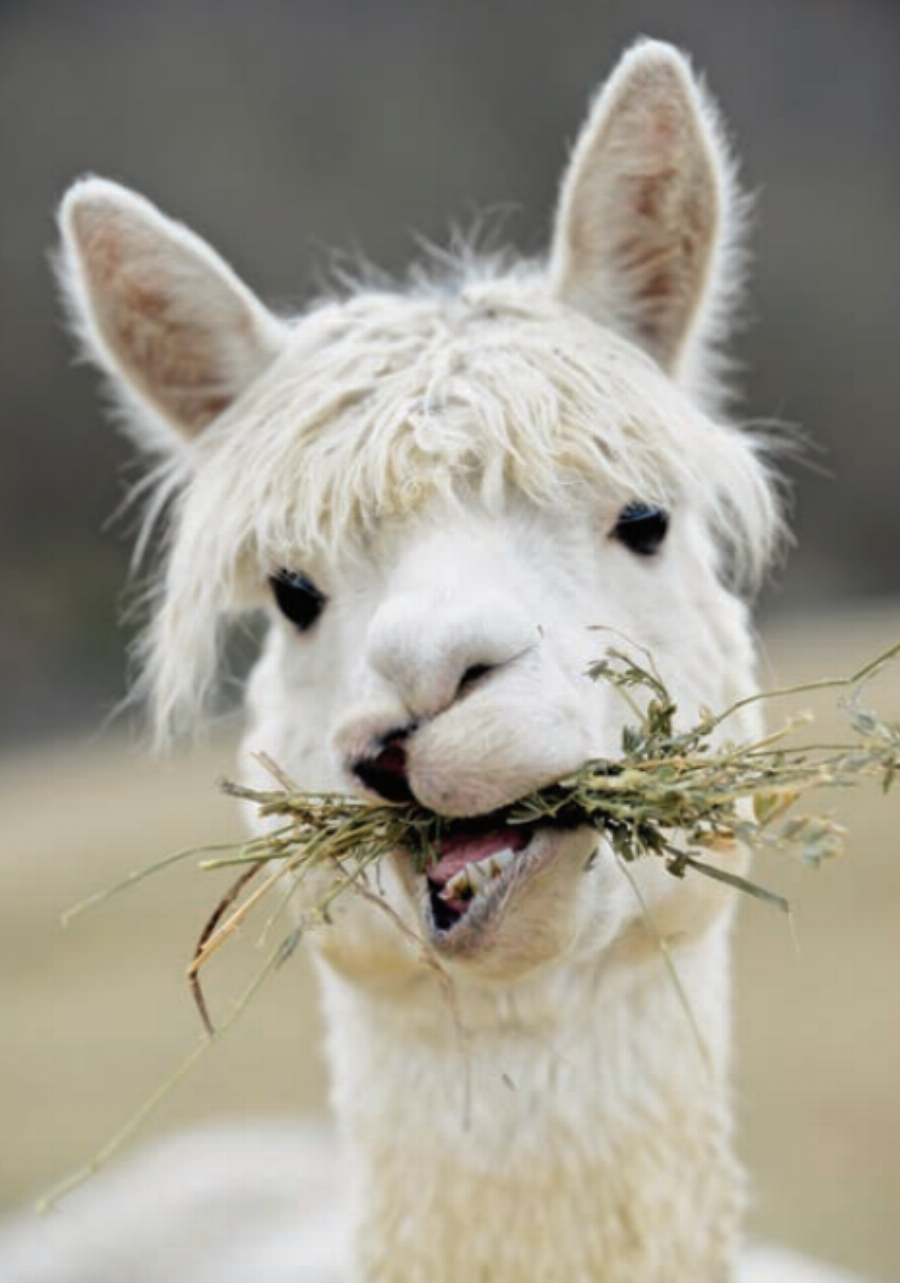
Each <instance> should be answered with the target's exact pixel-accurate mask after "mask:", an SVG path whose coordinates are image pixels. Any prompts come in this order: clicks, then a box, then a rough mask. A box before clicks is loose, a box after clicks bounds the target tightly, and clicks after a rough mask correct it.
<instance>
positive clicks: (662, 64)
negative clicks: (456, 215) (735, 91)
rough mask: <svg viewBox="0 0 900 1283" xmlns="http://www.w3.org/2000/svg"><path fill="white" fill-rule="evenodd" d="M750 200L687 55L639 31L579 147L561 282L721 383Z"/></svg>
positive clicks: (557, 274) (565, 189)
mask: <svg viewBox="0 0 900 1283" xmlns="http://www.w3.org/2000/svg"><path fill="white" fill-rule="evenodd" d="M742 204H743V202H742V200H741V198H740V195H739V193H738V192H737V189H736V185H735V182H734V175H733V166H732V164H731V160H730V157H729V154H728V150H727V148H726V146H725V143H724V140H723V135H722V131H721V129H720V127H719V124H718V120H717V114H716V111H715V109H714V107H713V105H712V103H711V102H710V100H709V98H708V97H707V95H706V94H705V93H704V91H703V88H702V86H701V85H700V84H699V83H698V81H697V79H696V77H695V76H694V74H693V72H692V70H691V67H690V64H689V62H688V61H687V59H686V58H685V57H684V56H683V55H682V54H681V53H679V51H678V50H677V49H674V48H673V47H672V46H671V45H666V44H662V43H660V42H659V41H651V40H644V41H640V42H638V44H636V45H635V46H634V47H633V48H632V49H630V50H629V51H628V52H627V53H626V54H625V55H624V57H623V58H622V59H621V61H620V62H619V65H618V66H617V67H616V68H615V70H614V71H613V74H612V75H611V77H610V78H609V80H608V81H607V83H606V85H605V86H604V87H603V91H602V93H601V94H600V96H599V98H598V100H597V102H596V104H595V106H594V108H593V110H592V112H591V114H590V116H589V118H588V121H587V123H586V125H585V126H584V129H583V130H582V133H581V136H580V138H579V140H578V143H577V145H576V147H575V150H574V152H573V155H572V159H571V162H570V164H569V168H568V171H567V173H566V176H565V179H564V182H563V186H562V193H561V198H560V204H559V210H558V213H557V221H556V228H555V234H554V241H553V248H552V254H551V262H550V272H551V284H552V288H553V289H554V292H555V293H556V294H557V295H558V296H559V297H561V298H562V299H564V300H565V301H566V302H568V303H570V304H571V305H572V306H573V307H575V308H577V309H578V310H579V311H582V312H584V313H586V314H587V315H588V316H590V317H592V318H593V319H594V320H597V321H599V322H600V323H601V324H603V325H607V326H609V327H610V328H612V329H615V330H618V331H619V332H620V333H624V334H625V335H626V336H627V337H628V338H630V339H632V340H633V341H634V342H635V343H637V344H638V345H639V346H640V347H642V348H643V349H644V350H645V351H646V352H648V353H649V354H650V355H651V356H652V357H654V358H655V360H656V361H657V362H658V363H659V364H660V365H661V366H662V368H663V369H664V370H666V371H667V372H668V373H670V374H672V375H673V376H674V377H676V378H678V379H679V380H681V381H682V382H684V383H687V384H688V385H689V386H690V387H691V388H692V389H693V390H694V391H695V392H708V391H710V390H712V391H713V392H714V391H715V387H714V382H715V373H716V370H715V364H716V362H715V349H716V345H717V343H718V341H719V340H720V339H721V338H722V336H723V331H724V329H725V319H726V316H727V315H728V314H729V313H730V312H732V311H733V307H732V306H731V304H732V298H733V295H734V293H735V287H736V285H737V284H739V277H738V274H737V273H736V271H735V265H736V261H737V254H736V250H735V241H736V237H737V234H738V233H739V232H740V230H741V221H742V220H741V213H742ZM704 385H713V386H712V387H711V389H710V387H705V386H704Z"/></svg>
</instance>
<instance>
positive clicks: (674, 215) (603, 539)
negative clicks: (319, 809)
mask: <svg viewBox="0 0 900 1283" xmlns="http://www.w3.org/2000/svg"><path fill="white" fill-rule="evenodd" d="M738 204H739V202H738V198H737V196H736V193H735V189H734V184H733V181H732V175H731V170H730V167H729V162H728V158H727V155H726V153H725V149H724V146H723V143H722V141H721V135H720V132H719V129H718V126H717V123H716V119H715V115H714V112H713V110H712V108H711V106H710V105H709V103H708V101H707V100H706V98H705V96H704V94H703V93H702V91H701V89H700V88H699V87H698V85H697V84H696V82H695V80H694V79H693V76H692V74H691V72H690V69H689V67H688V65H687V63H686V62H685V60H684V59H683V58H682V57H681V55H679V54H678V53H677V52H675V51H674V50H672V49H670V48H669V47H667V46H661V45H657V44H652V43H642V44H640V45H638V46H637V47H636V48H635V49H633V50H632V51H631V52H630V53H628V54H627V55H626V56H625V58H624V59H623V60H622V63H621V64H620V66H619V67H618V68H617V70H616V71H615V73H614V74H613V76H612V78H611V80H610V81H609V83H608V84H607V86H606V87H605V88H604V90H603V92H602V93H601V95H600V97H599V98H598V100H597V103H596V105H595V107H594V109H593V111H592V112H591V114H590V117H589V119H588V122H587V124H586V126H585V128H584V130H583V132H582V135H581V138H580V139H579V141H578V143H577V145H576V147H575V149H574V152H573V155H572V159H571V162H570V165H569V167H568V172H567V174H566V176H565V180H564V183H563V188H562V195H561V200H560V204H559V210H558V214H557V218H556V224H555V229H554V234H553V240H552V246H551V250H550V254H549V257H548V259H547V261H546V262H543V263H535V264H523V265H519V266H517V267H515V268H513V269H509V268H503V267H501V266H498V265H497V264H496V263H484V262H482V263H477V262H474V263H473V262H469V263H461V264H459V265H458V270H457V271H456V272H451V273H449V274H447V275H446V276H445V277H444V278H443V279H440V280H438V279H431V280H428V281H426V280H425V279H424V278H420V279H417V281H416V283H415V284H414V285H413V286H412V287H410V288H408V289H406V290H405V291H402V292H397V293H391V292H388V291H381V290H361V291H359V292H358V293H356V294H354V295H353V296H352V297H349V298H346V299H341V300H332V301H327V302H324V303H323V304H321V305H320V306H318V307H317V308H315V309H313V310H311V311H310V312H308V313H307V314H306V315H304V316H301V317H300V318H299V319H295V320H291V321H282V320H280V319H277V318H276V317H275V316H274V315H272V314H271V313H270V312H269V311H268V310H267V309H266V308H264V307H263V305H262V304H261V303H259V302H258V301H257V300H256V299H255V298H254V296H253V295H252V294H251V293H250V292H249V291H248V290H247V289H246V288H245V287H244V286H243V285H242V284H241V283H240V282H239V281H238V280H237V278H236V277H235V276H234V275H233V273H232V272H231V270H230V269H229V268H228V267H227V266H226V265H225V264H224V263H223V262H222V260H221V259H219V258H218V256H217V255H215V254H214V253H213V252H212V251H211V250H210V249H209V248H208V247H207V246H206V245H205V244H204V243H203V242H202V241H200V240H199V239H198V238H196V237H195V236H194V235H193V234H192V233H190V232H188V231H187V230H185V229H184V228H183V227H181V226H179V225H177V224H174V223H172V222H171V221H169V220H168V219H166V218H164V217H163V216H162V215H161V214H160V213H159V212H158V211H157V210H156V209H155V208H153V207H152V206H151V205H150V204H148V203H147V202H145V201H144V200H142V199H141V198H139V197H137V196H134V195H133V194H131V193H129V192H126V191H124V190H123V189H121V188H119V187H118V186H116V185H114V184H111V183H107V182H104V181H100V180H95V179H89V180H86V181H84V182H82V183H80V184H78V185H76V187H75V188H74V189H73V190H72V192H71V193H70V194H69V196H68V197H67V199H66V202H65V204H64V207H63V213H62V228H63V247H64V255H63V265H64V280H65V283H66V286H67V290H68V297H69V299H70V303H71V306H72V309H73V313H74V315H75V317H76V320H77V322H78V324H79V326H80V328H81V330H82V331H83V333H84V336H85V339H86V341H87V344H88V346H89V349H90V351H91V353H92V354H93V356H94V357H95V359H96V360H97V361H98V363H99V364H100V365H101V366H102V367H103V368H104V369H105V370H106V371H107V372H108V373H109V374H110V375H111V376H112V378H113V380H114V382H115V384H116V387H117V388H118V390H119V392H120V394H121V396H122V398H123V399H124V401H125V402H126V404H127V406H128V408H129V410H130V411H132V412H133V413H132V414H131V415H130V419H131V422H132V424H133V430H134V431H135V433H136V434H137V435H138V437H139V440H140V441H141V443H142V444H144V445H145V446H147V447H148V448H150V449H152V450H153V451H155V452H156V453H157V454H158V455H159V456H160V459H161V463H160V474H159V475H160V489H159V491H158V493H159V494H161V495H163V496H165V497H166V498H168V499H171V500H172V506H173V518H172V531H171V543H170V548H169V556H168V564H167V569H166V573H165V576H164V579H163V582H162V586H161V590H160V598H159V602H158V611H157V616H156V619H155V622H154V625H153V629H152V632H151V634H150V637H149V642H148V651H147V655H146V668H147V675H148V684H149V687H150V692H151V698H152V700H153V704H154V708H155V711H156V715H157V718H158V721H159V724H160V727H161V730H162V732H163V734H167V733H169V732H170V731H171V730H172V728H173V727H176V726H177V725H178V724H179V723H180V722H181V721H182V720H183V719H184V718H185V717H186V716H189V715H191V714H193V713H194V712H195V711H196V709H197V705H198V704H199V703H200V702H201V701H202V696H203V694H204V692H205V691H206V690H207V688H208V686H209V684H210V681H211V676H212V673H213V670H214V664H215V658H216V650H217V636H218V633H219V631H220V625H221V622H222V621H223V620H224V619H225V618H226V617H227V616H229V615H233V614H235V613H237V612H240V611H244V610H263V611H265V612H266V613H267V615H268V616H269V620H270V623H269V630H268V635H267V639H266V642H265V645H264V650H263V654H262V657H261V659H260V661H259V663H258V665H257V667H256V669H255V671H254V673H253V675H252V677H251V680H250V688H249V704H250V712H251V720H252V728H251V733H250V736H249V738H248V746H249V747H251V748H258V749H261V750H264V751H265V752H266V753H267V754H269V755H270V756H271V757H273V758H274V759H275V760H276V761H278V762H279V764H280V765H281V766H282V767H283V769H284V770H285V771H286V772H287V773H288V774H289V775H290V776H292V777H293V778H294V779H296V780H297V782H298V783H299V784H300V785H301V786H303V787H306V788H310V789H340V790H351V791H357V792H361V793H363V794H364V795H367V796H371V797H373V798H379V797H380V798H387V799H388V800H398V799H402V798H406V797H409V796H410V795H412V796H414V797H415V798H417V799H418V800H419V801H420V802H421V803H422V804H424V805H425V806H427V807H430V808H432V809H433V810H434V811H435V812H437V813H438V814H439V815H441V816H444V817H446V819H447V825H446V835H445V837H444V839H443V841H442V843H441V847H440V850H439V852H438V861H437V863H436V865H435V866H434V867H433V868H432V870H431V871H430V873H429V874H428V875H427V876H422V875H420V874H416V873H414V872H413V870H412V868H411V867H410V864H409V862H408V860H407V859H406V858H405V857H403V856H402V855H400V854H398V855H397V856H396V857H395V858H394V859H393V861H389V862H388V863H387V864H386V865H385V867H384V868H383V870H382V872H381V878H382V885H381V890H382V891H383V894H384V896H385V897H386V899H387V900H388V902H389V903H390V904H391V905H392V907H393V908H394V909H395V910H396V913H398V914H399V915H400V917H401V918H402V919H403V920H404V921H405V922H406V923H407V924H408V926H410V927H411V928H412V931H413V932H414V934H415V935H416V936H417V937H419V938H424V939H425V941H426V942H427V947H428V948H430V949H431V950H433V951H434V952H435V953H436V954H438V955H439V956H441V957H442V958H443V959H445V960H446V961H447V962H448V964H449V965H452V966H453V967H454V969H455V970H457V971H458V972H459V973H460V974H461V975H466V974H467V975H470V976H475V977H477V978H481V979H483V978H485V977H487V976H493V977H502V978H507V979H508V978H513V977H515V976H517V975H519V974H520V973H523V972H526V971H533V970H534V968H536V967H538V966H539V965H541V964H544V963H546V962H548V961H550V960H552V959H554V958H558V957H561V956H573V955H574V956H575V957H579V956H582V955H586V954H590V955H595V954H596V953H597V952H598V951H600V950H603V949H606V948H607V947H609V946H611V945H612V944H613V943H614V942H617V943H621V942H623V941H625V940H629V939H631V940H636V939H637V938H638V937H639V935H640V915H641V909H640V907H639V905H638V901H637V900H636V899H635V898H634V894H633V888H632V887H631V886H630V884H629V883H628V882H627V881H626V879H625V878H624V877H623V875H622V872H621V870H620V869H619V868H617V866H616V865H615V863H614V861H613V859H612V857H611V855H610V853H609V852H608V851H606V850H605V849H602V848H601V850H600V851H599V853H598V854H597V858H595V859H591V856H592V855H593V853H594V849H595V846H596V839H595V837H594V836H593V835H591V834H590V833H587V832H585V831H582V830H577V831H569V830H565V829H553V828H541V827H535V828H528V827H525V828H518V829H515V830H513V829H510V828H508V827H505V826H503V825H501V824H500V823H499V822H498V821H497V819H496V818H492V816H493V815H494V813H495V812H496V811H497V810H498V808H501V807H503V806H504V805H506V804H507V803H509V802H511V801H513V800H515V799H516V798H518V797H520V796H522V795H523V794H525V793H527V792H529V791H531V790H532V789H534V788H535V787H537V786H540V785H542V784H545V783H548V782H550V781H551V780H553V779H555V778H557V777H559V776H561V775H563V774H565V773H566V772H567V771H570V770H572V769H573V768H575V767H576V766H578V765H579V764H580V762H581V761H582V760H583V759H584V758H585V757H588V756H592V755H615V754H616V753H617V752H618V751H619V744H620V736H621V731H622V727H623V725H624V724H625V723H626V722H627V721H628V720H629V718H630V716H631V714H630V711H629V709H628V707H627V705H626V704H625V703H624V702H623V700H622V697H621V696H620V695H619V694H617V693H616V692H614V691H612V690H611V689H608V688H606V687H605V686H603V685H602V684H596V683H593V682H592V681H591V680H590V679H589V678H588V677H587V676H586V669H587V667H588V665H589V664H590V662H591V661H592V660H594V659H596V658H597V657H598V656H599V655H600V654H601V653H602V652H603V651H604V650H605V649H606V648H607V647H608V646H609V645H610V643H611V642H612V643H613V644H615V645H616V646H619V647H621V648H623V649H629V648H635V647H636V648H642V649H643V651H646V652H650V653H652V655H653V658H654V661H655V663H656V665H657V666H658V668H659V670H660V672H661V673H662V675H663V677H664V678H665V680H666V681H667V683H668V684H669V685H670V688H671V690H672V692H673V694H674V695H675V697H676V698H677V700H678V701H679V704H680V706H681V708H682V710H683V715H684V716H685V717H686V718H687V717H690V716H692V715H695V714H696V713H697V711H698V709H699V708H701V707H703V706H721V705H723V704H724V703H726V702H729V701H730V700H731V699H733V698H734V696H735V695H736V694H737V693H739V692H743V691H745V690H746V689H747V688H748V686H749V683H750V681H751V670H752V657H751V646H750V641H749V636H748V630H747V624H746V619H745V611H744V607H743V605H742V604H741V602H740V600H739V597H738V595H737V594H736V592H735V582H736V581H738V580H741V579H742V578H743V579H745V580H746V579H752V578H753V577H754V576H755V575H757V574H758V572H759V570H760V568H761V567H762V565H763V563H764V562H765V559H766V555H767V552H768V549H769V546H770V543H771V539H772V536H773V530H774V527H775V524H776V518H775V515H774V507H773V501H772V496H771V490H770V486H769V483H768V480H767V477H766V474H765V470H764V468H763V466H762V465H761V463H760V461H759V459H758V457H757V453H756V450H755V447H754V443H753V442H752V441H751V440H749V439H748V438H747V437H746V436H745V435H742V434H741V433H739V432H737V431H735V430H734V429H732V428H730V427H729V426H726V425H723V424H722V423H721V422H717V421H716V419H715V418H714V417H711V415H712V414H713V413H714V411H715V387H716V377H715V376H716V368H715V366H716V355H717V352H716V344H717V342H718V341H719V339H720V338H721V337H722V333H723V323H724V321H725V319H726V308H727V305H728V304H729V302H730V301H731V294H732V293H733V287H734V284H735V281H734V276H735V262H734V239H735V231H736V226H737V222H738V219H739V212H740V211H739V208H738ZM160 502H161V501H160ZM645 863H646V865H647V867H643V866H641V865H639V866H637V867H636V868H635V876H636V878H637V879H638V880H639V881H640V883H641V888H640V889H641V891H642V898H643V900H644V901H645V902H646V903H648V904H649V905H650V906H651V908H652V911H653V913H654V916H655V919H656V921H657V923H658V925H659V927H660V928H661V929H662V930H664V931H666V932H667V933H680V934H681V935H688V936H689V935H691V934H696V933H698V932H701V931H703V930H704V929H705V928H706V926H707V925H708V923H709V921H710V920H711V917H712V916H714V915H715V914H716V913H718V911H719V907H720V906H719V900H718V897H717V893H716V892H715V891H714V890H713V889H711V886H710V885H707V884H705V883H704V884H703V885H702V886H697V885H691V884H682V883H678V882H676V881H675V880H674V879H672V878H670V877H668V875H666V874H665V873H664V872H661V871H660V870H659V869H657V868H654V867H650V864H649V862H645ZM343 913H344V922H343V927H342V928H341V927H339V929H337V930H335V931H332V932H325V933H323V948H324V949H325V950H326V951H327V952H328V953H329V954H330V955H331V958H332V960H333V961H334V963H335V965H337V966H339V967H341V968H342V969H344V970H345V971H346V972H349V973H352V974H353V975H354V976H355V977H356V978H358V979H359V980H360V981H361V982H372V983H383V982H384V979H385V977H387V976H390V975H398V976H404V975H406V974H407V973H408V971H409V969H411V968H416V967H418V966H420V965H421V963H420V961H419V958H418V955H417V954H416V950H415V949H413V948H412V947H411V946H410V943H409V937H408V935H404V934H403V933H401V932H398V931H397V930H396V929H395V923H394V922H392V921H391V920H390V919H389V918H388V917H386V916H384V915H380V914H379V913H378V911H377V910H376V908H375V907H373V906H372V905H371V904H369V903H363V902H361V901H359V900H353V899H352V898H351V897H348V898H347V901H346V907H345V909H344V910H343Z"/></svg>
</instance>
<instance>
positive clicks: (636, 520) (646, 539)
mask: <svg viewBox="0 0 900 1283" xmlns="http://www.w3.org/2000/svg"><path fill="white" fill-rule="evenodd" d="M668 530H669V514H668V513H667V512H665V511H664V509H662V508H654V507H652V506H651V505H650V504H647V503H630V504H628V506H627V507H625V508H623V509H622V511H621V512H620V513H619V519H618V521H617V522H616V524H615V526H614V527H613V532H612V537H613V538H614V539H617V540H618V541H619V543H620V544H624V546H625V547H626V548H627V549H628V550H629V552H634V553H637V555H638V556H639V557H652V556H653V554H654V553H656V552H659V550H660V548H661V547H662V544H663V540H664V539H665V537H666V534H667V533H668Z"/></svg>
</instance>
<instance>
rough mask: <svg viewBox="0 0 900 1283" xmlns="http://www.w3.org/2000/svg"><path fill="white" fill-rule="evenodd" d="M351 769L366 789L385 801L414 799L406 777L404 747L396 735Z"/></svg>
mask: <svg viewBox="0 0 900 1283" xmlns="http://www.w3.org/2000/svg"><path fill="white" fill-rule="evenodd" d="M353 770H354V773H355V775H356V777H357V779H359V780H360V781H361V782H362V783H363V784H364V785H365V786H366V788H367V789H371V790H372V792H373V793H377V794H378V795H379V796H380V797H383V798H384V800H385V801H386V802H412V801H413V800H414V799H413V792H412V789H411V788H410V787H409V782H408V780H407V778H406V749H405V747H404V745H403V744H402V742H401V741H400V740H399V739H398V738H397V737H396V736H394V737H392V738H391V739H389V740H388V741H387V742H386V743H385V744H384V746H383V747H382V748H381V749H380V751H379V752H378V753H376V754H375V756H374V757H364V758H361V760H360V761H358V762H357V763H356V765H355V766H354V768H353Z"/></svg>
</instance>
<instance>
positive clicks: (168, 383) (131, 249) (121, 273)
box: [60, 178, 284, 449]
mask: <svg viewBox="0 0 900 1283" xmlns="http://www.w3.org/2000/svg"><path fill="white" fill-rule="evenodd" d="M60 229H61V232H62V253H61V256H60V274H61V280H62V284H63V287H64V290H65V292H66V295H67V299H68V303H69V307H70V310H71V312H72V314H73V317H74V320H75V324H76V326H77V328H78V329H79V330H80V331H81V333H82V335H83V338H84V340H85V345H86V347H87V349H88V355H89V356H91V357H92V359H93V360H94V361H95V362H96V363H97V364H98V365H99V366H100V367H101V368H102V369H104V370H105V371H106V372H107V373H108V374H110V375H112V376H113V380H114V383H115V384H116V385H117V386H118V387H119V388H120V389H121V390H122V391H124V392H125V394H126V397H127V400H128V401H129V402H130V403H132V404H135V403H136V404H137V406H138V408H139V409H140V408H141V407H143V408H145V409H147V408H149V409H150V410H151V412H153V413H151V415H150V416H149V418H148V417H147V416H140V417H139V419H138V422H137V423H136V424H135V425H134V427H135V432H136V434H137V435H138V436H140V437H141V438H142V439H143V442H144V444H148V445H150V446H151V447H152V446H153V445H156V446H157V447H163V448H167V449H171V448H172V446H173V445H175V444H176V443H177V442H178V441H179V439H180V440H181V441H182V442H183V441H185V440H191V439H193V438H195V437H196V436H198V435H199V434H200V433H201V432H202V431H203V429H204V428H205V427H206V426H207V425H208V424H209V423H211V422H212V421H213V419H215V418H217V417H218V416H219V415H220V414H222V413H223V412H224V411H225V410H226V409H227V408H228V407H229V406H230V405H231V404H232V402H234V401H235V400H236V399H237V397H239V396H240V395H241V393H242V392H243V391H244V390H245V389H246V388H247V387H248V386H249V385H250V384H251V383H252V382H253V381H254V379H256V378H257V376H258V375H259V374H261V373H262V372H263V370H265V369H266V367H267V366H268V365H269V364H270V362H271V361H272V360H274V358H275V356H276V355H277V354H278V352H279V350H280V348H281V345H282V342H283V337H284V333H283V327H282V325H281V323H280V322H279V321H277V320H276V318H275V317H274V316H273V315H272V314H271V313H270V312H269V311H268V310H267V309H266V308H265V307H264V306H263V305H262V304H261V303H260V302H259V301H258V300H257V299H256V297H255V296H254V295H253V294H252V293H251V292H250V290H248V289H247V288H246V286H245V285H243V284H242V283H241V281H240V280H239V279H238V278H237V276H235V274H234V272H232V270H231V268H230V267H228V265H227V264H226V263H225V262H224V261H223V260H222V259H221V258H220V257H219V256H218V254H216V253H215V252H214V251H213V250H212V249H210V247H209V246H208V245H207V244H206V243H205V241H203V240H201V239H200V237H198V236H195V235H194V234H193V232H190V231H188V229H187V228H186V227H183V226H182V225H181V224H180V223H176V222H173V221H172V219H169V218H166V217H165V216H164V215H163V214H161V213H160V212H159V210H158V209H156V208H155V206H153V205H151V204H150V202H149V201H147V200H144V199H143V197H141V196H137V195H136V194H135V193H134V192H131V191H128V190H127V189H126V188H124V187H120V186H119V185H118V184H117V183H111V182H107V181H106V180H104V179H98V178H89V179H85V180H83V181H81V182H79V183H76V184H75V186H74V187H73V188H71V190H70V191H69V193H68V195H67V196H66V198H65V200H64V201H63V205H62V209H61V211H60ZM160 429H162V430H160ZM166 429H168V431H167V430H166ZM154 437H155V440H154Z"/></svg>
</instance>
